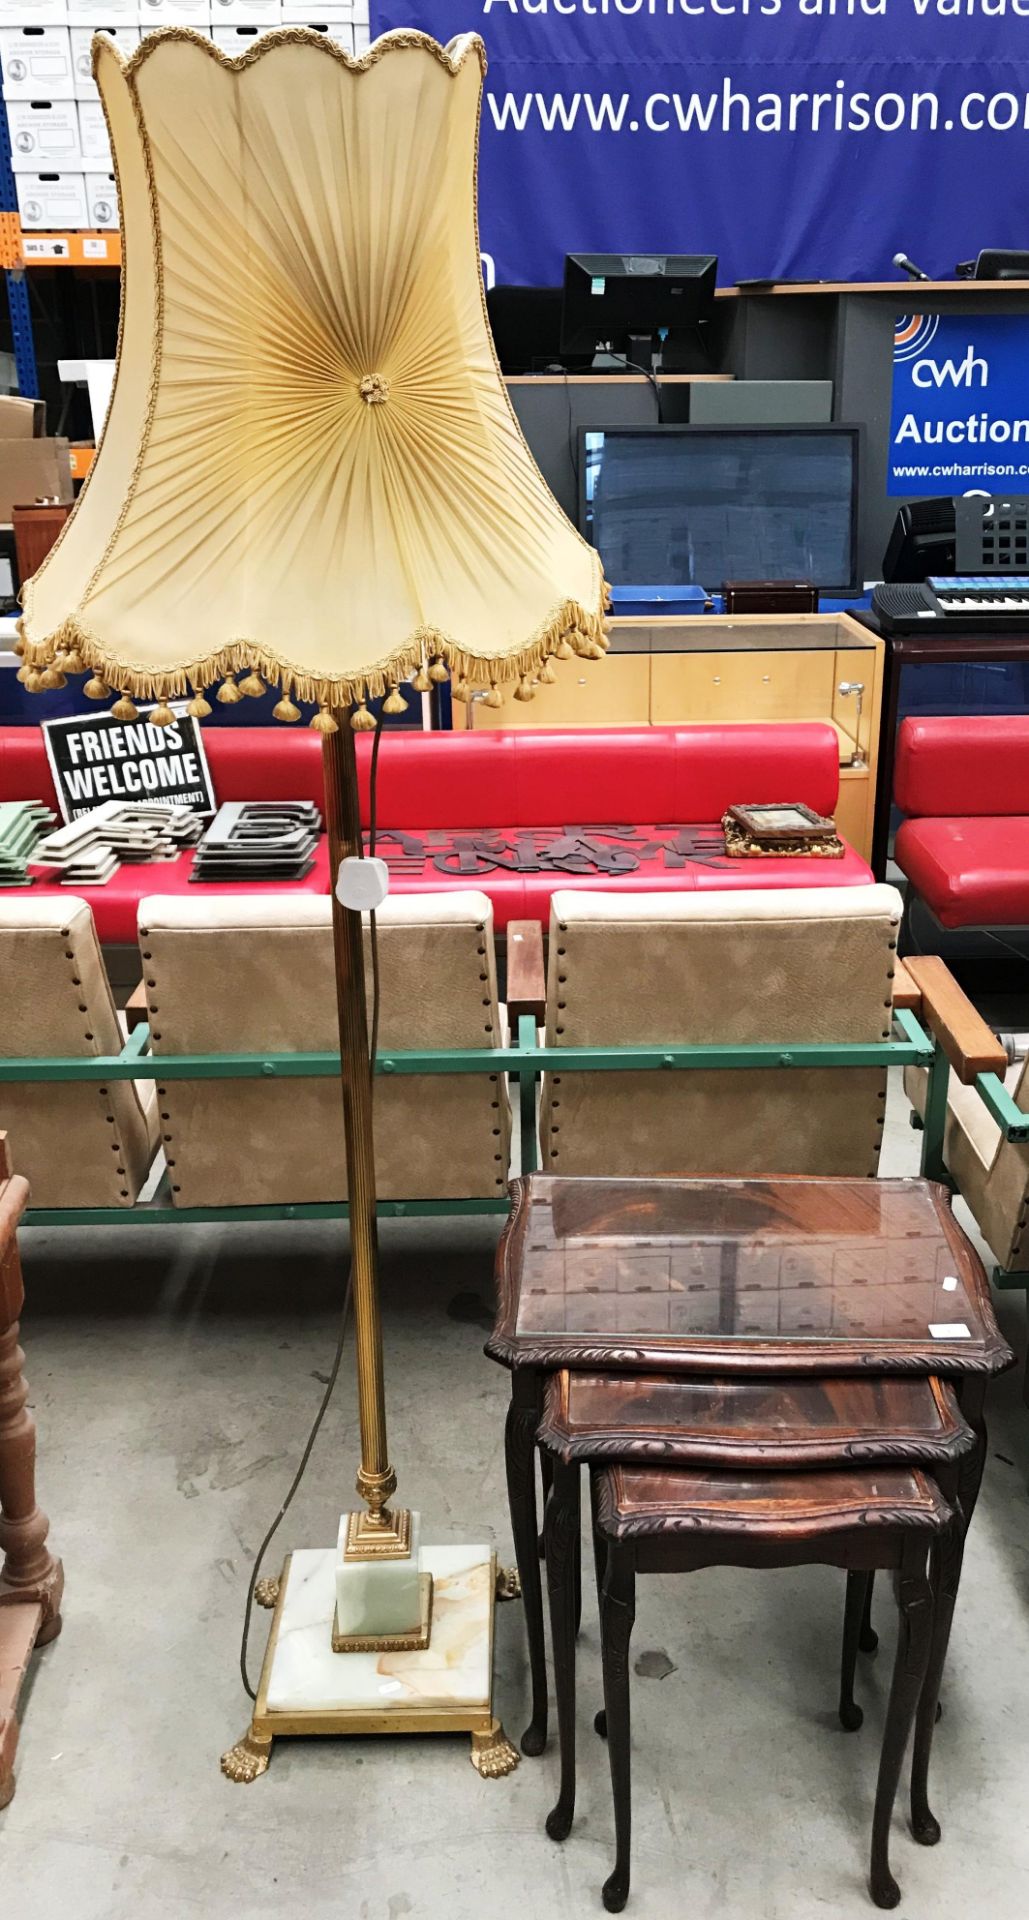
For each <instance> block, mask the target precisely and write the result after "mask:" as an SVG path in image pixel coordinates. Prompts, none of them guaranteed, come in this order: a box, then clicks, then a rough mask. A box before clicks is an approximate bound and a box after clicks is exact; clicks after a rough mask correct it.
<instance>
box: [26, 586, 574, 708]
mask: <svg viewBox="0 0 1029 1920" xmlns="http://www.w3.org/2000/svg"><path fill="white" fill-rule="evenodd" d="M18 631H19V633H20V635H21V637H22V639H23V640H24V642H25V664H26V666H28V667H37V668H45V667H47V666H50V665H51V664H52V662H53V660H54V656H55V655H56V654H58V653H69V652H71V651H72V650H73V649H74V650H77V652H78V654H79V656H80V658H81V660H82V662H83V665H84V667H85V668H87V669H90V670H92V671H93V672H95V673H97V674H99V675H100V677H101V679H103V680H105V681H106V682H107V684H108V685H109V686H112V687H117V688H118V689H119V691H120V692H123V693H127V694H129V696H130V697H131V698H132V699H134V700H154V699H157V700H171V699H179V698H182V697H184V696H186V695H187V694H189V693H190V692H191V691H192V689H193V688H194V687H196V688H197V690H198V691H199V690H202V689H203V688H205V687H209V686H211V685H212V684H213V683H214V681H216V680H220V679H222V678H223V677H224V676H226V675H234V674H237V673H244V672H249V671H253V670H254V669H256V670H257V672H258V673H260V674H261V675H262V676H263V678H264V679H265V680H266V681H267V682H268V685H269V686H277V687H279V688H281V690H282V692H283V694H285V695H287V696H288V695H293V696H294V698H296V699H297V700H302V701H307V702H315V703H316V704H317V705H319V706H329V707H332V706H336V707H348V706H352V705H354V704H355V703H357V702H360V701H362V700H377V699H379V697H380V696H381V695H382V694H385V693H388V692H389V689H390V687H391V686H393V685H394V684H395V682H396V681H397V680H406V679H407V678H408V677H409V676H410V675H411V674H413V673H415V672H417V670H418V668H419V667H420V666H421V665H422V663H423V660H425V659H436V660H443V661H445V663H446V665H447V666H448V667H449V668H450V670H451V672H452V673H453V674H455V675H456V676H457V677H458V678H460V679H464V680H466V681H467V682H468V684H469V686H470V687H471V688H472V689H473V690H478V689H482V690H485V689H487V688H489V687H491V686H506V685H515V684H516V683H517V682H518V681H520V680H521V679H523V678H524V677H525V676H526V675H528V676H529V677H530V678H531V676H532V675H533V674H535V673H538V672H539V669H540V668H541V667H542V666H543V665H544V663H545V662H546V661H547V660H549V659H550V658H551V656H552V655H555V654H556V653H557V651H558V648H559V647H560V645H561V643H562V642H563V641H567V642H568V643H569V645H570V646H571V648H572V650H573V652H574V653H577V654H579V655H581V656H582V657H583V658H584V659H597V658H599V657H600V655H601V654H602V653H603V651H604V638H605V636H604V620H603V615H602V614H601V613H595V614H589V613H587V612H586V611H585V609H584V608H583V607H581V606H579V605H578V604H577V603H576V602H575V601H573V600H567V601H565V603H564V605H563V606H561V607H559V608H558V610H557V612H556V613H554V614H553V615H552V616H551V617H550V619H549V620H548V621H547V622H546V623H545V624H544V626H543V627H541V628H540V629H539V630H538V631H537V632H536V633H535V634H533V636H532V638H531V639H529V640H527V641H525V642H524V643H523V644H522V645H521V646H519V647H515V648H513V649H512V650H511V652H510V653H503V654H497V655H494V656H493V657H486V656H483V655H482V654H476V653H468V652H467V651H466V650H465V648H464V647H459V646H458V645H456V643H455V642H454V641H453V640H451V639H449V638H448V636H447V635H446V634H444V633H441V632H439V630H438V629H437V628H433V627H423V628H421V629H419V631H418V632H417V633H415V634H412V635H411V638H410V639H409V640H408V641H407V642H406V643H405V644H404V646H402V647H399V648H398V649H397V650H396V652H395V653H392V654H391V655H390V657H389V659H388V660H383V661H380V662H377V663H376V664H375V665H374V666H371V667H368V668H367V669H365V671H363V672H362V673H356V674H353V675H339V676H336V675H316V674H311V673H305V672H304V671H303V669H302V668H300V667H295V666H292V665H291V664H290V663H289V662H288V661H284V660H282V659H281V658H280V657H279V655H277V654H275V653H272V652H270V651H269V650H268V649H267V648H265V647H261V646H258V645H257V644H256V643H255V642H254V641H252V640H232V641H229V642H228V643H227V644H226V645H225V646H224V647H220V648H218V650H217V651H216V652H215V653H210V654H207V655H206V657H205V658H204V659H202V660H194V661H191V662H190V663H189V664H188V665H184V666H181V667H167V668H153V667H145V666H133V665H130V664H126V663H124V662H122V661H120V660H117V659H116V658H115V657H114V655H113V654H111V653H110V652H108V650H107V649H106V648H105V647H103V646H102V645H101V644H100V642H99V641H98V639H97V638H96V635H95V634H93V633H92V632H91V631H90V630H89V628H88V627H86V626H84V625H83V624H82V622H81V621H80V620H79V619H78V617H77V616H76V615H74V614H73V615H72V616H71V617H70V618H69V619H67V620H64V621H62V623H61V625H60V626H59V627H58V628H57V629H56V631H55V632H54V633H51V634H48V635H47V637H46V639H45V640H31V639H29V637H28V635H27V634H26V633H25V630H24V621H23V620H20V621H19V622H18Z"/></svg>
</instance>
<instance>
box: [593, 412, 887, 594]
mask: <svg viewBox="0 0 1029 1920" xmlns="http://www.w3.org/2000/svg"><path fill="white" fill-rule="evenodd" d="M580 441H581V444H580V450H579V474H580V483H579V525H580V528H581V531H582V532H583V533H584V534H585V535H586V538H587V539H588V540H591V541H592V542H593V545H594V546H595V547H597V548H598V549H599V551H600V554H601V557H602V559H603V562H604V570H605V572H606V574H607V577H608V579H609V580H611V581H612V582H614V584H616V585H617V586H642V585H647V586H662V587H665V586H699V587H704V588H706V589H707V590H708V591H709V592H713V591H717V589H718V588H720V587H721V585H722V583H723V581H725V580H809V581H811V582H812V584H813V585H814V586H816V587H819V588H820V589H822V591H824V592H826V593H840V594H847V593H854V592H857V591H858V579H857V490H858V454H859V445H860V429H859V428H857V427H845V426H829V427H815V426H811V427H807V426H805V427H585V428H583V429H581V433H580Z"/></svg>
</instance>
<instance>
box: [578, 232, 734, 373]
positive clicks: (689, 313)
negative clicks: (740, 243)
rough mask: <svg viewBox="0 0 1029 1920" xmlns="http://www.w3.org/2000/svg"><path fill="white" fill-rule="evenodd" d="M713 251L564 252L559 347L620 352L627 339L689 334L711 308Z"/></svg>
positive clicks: (675, 337)
mask: <svg viewBox="0 0 1029 1920" xmlns="http://www.w3.org/2000/svg"><path fill="white" fill-rule="evenodd" d="M717 272H718V257H717V255H716V254H713V253H569V254H566V255H565V281H564V306H563V312H562V318H561V348H562V352H564V353H574V354H582V353H593V352H594V351H595V350H596V349H597V348H598V347H600V346H610V347H611V348H612V349H613V350H617V351H619V352H622V353H624V352H625V351H626V350H627V347H628V343H629V341H630V339H632V338H646V339H653V338H654V336H655V335H656V336H662V335H665V334H667V336H668V337H669V339H670V340H671V341H672V343H673V344H674V343H676V342H678V341H680V340H681V337H682V336H683V335H684V334H689V333H694V332H695V331H696V329H697V327H698V325H700V324H701V323H702V322H703V321H705V320H708V319H710V317H711V313H712V310H713V308H714V299H715V278H716V275H717Z"/></svg>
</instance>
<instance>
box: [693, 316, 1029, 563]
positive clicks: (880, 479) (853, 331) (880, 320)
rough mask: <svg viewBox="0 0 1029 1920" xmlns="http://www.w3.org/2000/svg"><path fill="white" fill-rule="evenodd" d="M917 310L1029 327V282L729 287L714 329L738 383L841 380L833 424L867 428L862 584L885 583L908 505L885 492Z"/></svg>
mask: <svg viewBox="0 0 1029 1920" xmlns="http://www.w3.org/2000/svg"><path fill="white" fill-rule="evenodd" d="M913 313H919V314H922V313H928V314H933V313H941V314H962V315H963V314H970V315H971V314H987V313H989V314H992V313H997V314H1014V315H1020V316H1023V317H1024V318H1025V319H1026V321H1027V326H1029V280H924V281H918V282H917V283H916V282H914V281H910V280H895V281H889V280H875V281H869V282H868V283H867V284H861V283H854V284H847V283H846V282H842V281H827V282H825V283H822V284H818V283H815V284H812V285H804V286H788V285H776V286H770V287H760V288H739V287H733V288H729V287H726V288H724V289H722V290H721V292H720V294H719V297H718V299H717V300H716V303H715V317H714V320H713V321H712V323H711V330H712V332H713V333H714V335H715V339H714V342H713V345H712V356H713V359H714V363H715V365H717V366H719V367H723V368H724V369H725V370H726V371H727V372H731V373H734V374H735V375H736V378H737V379H738V380H832V382H833V419H834V420H839V421H845V422H848V423H853V424H856V425H858V426H861V427H863V428H864V445H863V447H862V453H861V476H860V487H859V500H858V567H859V572H860V577H861V579H863V580H878V579H881V577H882V559H883V554H884V553H885V551H886V544H887V541H888V540H889V536H890V529H891V528H892V526H893V522H894V518H895V517H896V512H897V508H898V507H899V506H900V504H901V498H900V496H895V497H890V496H888V495H887V493H886V455H887V447H888V443H889V428H890V404H891V397H892V386H893V334H894V323H895V321H896V320H897V319H898V318H899V317H900V316H901V315H904V314H913ZM911 497H914V496H911Z"/></svg>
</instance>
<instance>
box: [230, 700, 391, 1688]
mask: <svg viewBox="0 0 1029 1920" xmlns="http://www.w3.org/2000/svg"><path fill="white" fill-rule="evenodd" d="M381 738H382V712H381V709H380V712H379V714H378V721H377V725H376V728H375V740H374V742H373V745H372V760H371V771H370V776H369V795H368V852H369V854H370V855H373V854H374V852H375V841H376V832H377V817H378V772H379V742H380V740H381ZM369 920H370V923H371V924H370V929H369V931H370V936H371V949H372V1028H371V1038H370V1041H369V1047H368V1068H369V1073H370V1075H371V1083H372V1094H373V1098H374V1092H375V1056H376V1053H377V1051H378V1045H379V937H378V930H377V928H376V924H375V915H374V913H372V914H370V915H369ZM353 1291H354V1269H353V1262H352V1260H351V1262H350V1263H348V1266H347V1284H346V1287H345V1289H344V1293H343V1311H342V1313H341V1315H340V1322H339V1334H338V1336H337V1339H336V1351H335V1353H334V1354H333V1356H332V1366H331V1367H330V1369H329V1377H328V1380H327V1381H326V1383H325V1391H324V1393H323V1394H322V1397H321V1400H320V1401H319V1403H318V1411H317V1413H316V1414H315V1416H314V1420H313V1422H312V1425H311V1431H310V1433H309V1434H308V1436H307V1443H306V1445H305V1447H304V1451H303V1453H302V1454H301V1456H300V1465H299V1466H298V1468H297V1470H296V1473H295V1474H294V1475H293V1479H292V1481H291V1482H290V1487H289V1492H288V1493H287V1495H286V1498H285V1499H284V1500H283V1502H282V1505H281V1507H280V1508H279V1511H278V1513H277V1514H276V1516H275V1518H274V1520H273V1521H272V1523H271V1526H270V1527H269V1528H268V1531H267V1533H266V1534H265V1536H264V1539H263V1540H262V1542H261V1544H260V1546H259V1548H258V1550H257V1558H256V1559H255V1561H254V1565H253V1570H252V1572H251V1575H250V1585H249V1587H248V1588H247V1603H246V1608H245V1610H244V1614H243V1636H242V1639H241V1641H240V1647H239V1671H240V1677H241V1679H242V1681H243V1690H244V1692H245V1693H246V1694H247V1695H248V1696H249V1698H250V1699H251V1700H256V1699H257V1690H256V1688H255V1687H254V1686H253V1685H252V1683H251V1680H250V1675H249V1674H248V1672H247V1651H248V1648H249V1644H250V1622H251V1619H252V1617H253V1612H254V1595H255V1593H256V1591H257V1582H258V1580H259V1578H260V1575H261V1566H262V1564H263V1561H264V1556H265V1554H266V1553H267V1551H268V1548H269V1547H270V1546H271V1543H272V1541H273V1540H274V1538H275V1535H276V1534H277V1533H278V1530H279V1528H280V1526H281V1525H282V1522H283V1520H284V1519H285V1517H286V1515H287V1513H288V1512H289V1509H290V1507H291V1506H292V1504H293V1500H294V1497H295V1495H296V1493H297V1490H298V1488H299V1486H300V1482H301V1481H302V1479H303V1477H304V1474H305V1473H306V1472H307V1463H308V1461H309V1460H310V1458H311V1455H312V1453H313V1452H314V1446H315V1441H316V1440H317V1438H318V1435H319V1433H320V1431H321V1425H322V1421H323V1420H324V1419H325V1416H326V1414H327V1413H328V1411H329V1404H330V1402H331V1400H332V1396H333V1394H334V1393H335V1391H336V1381H337V1380H338V1378H339V1370H340V1366H341V1364H342V1361H343V1352H344V1349H345V1347H346V1343H347V1328H348V1326H349V1324H350V1304H351V1300H352V1298H353Z"/></svg>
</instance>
